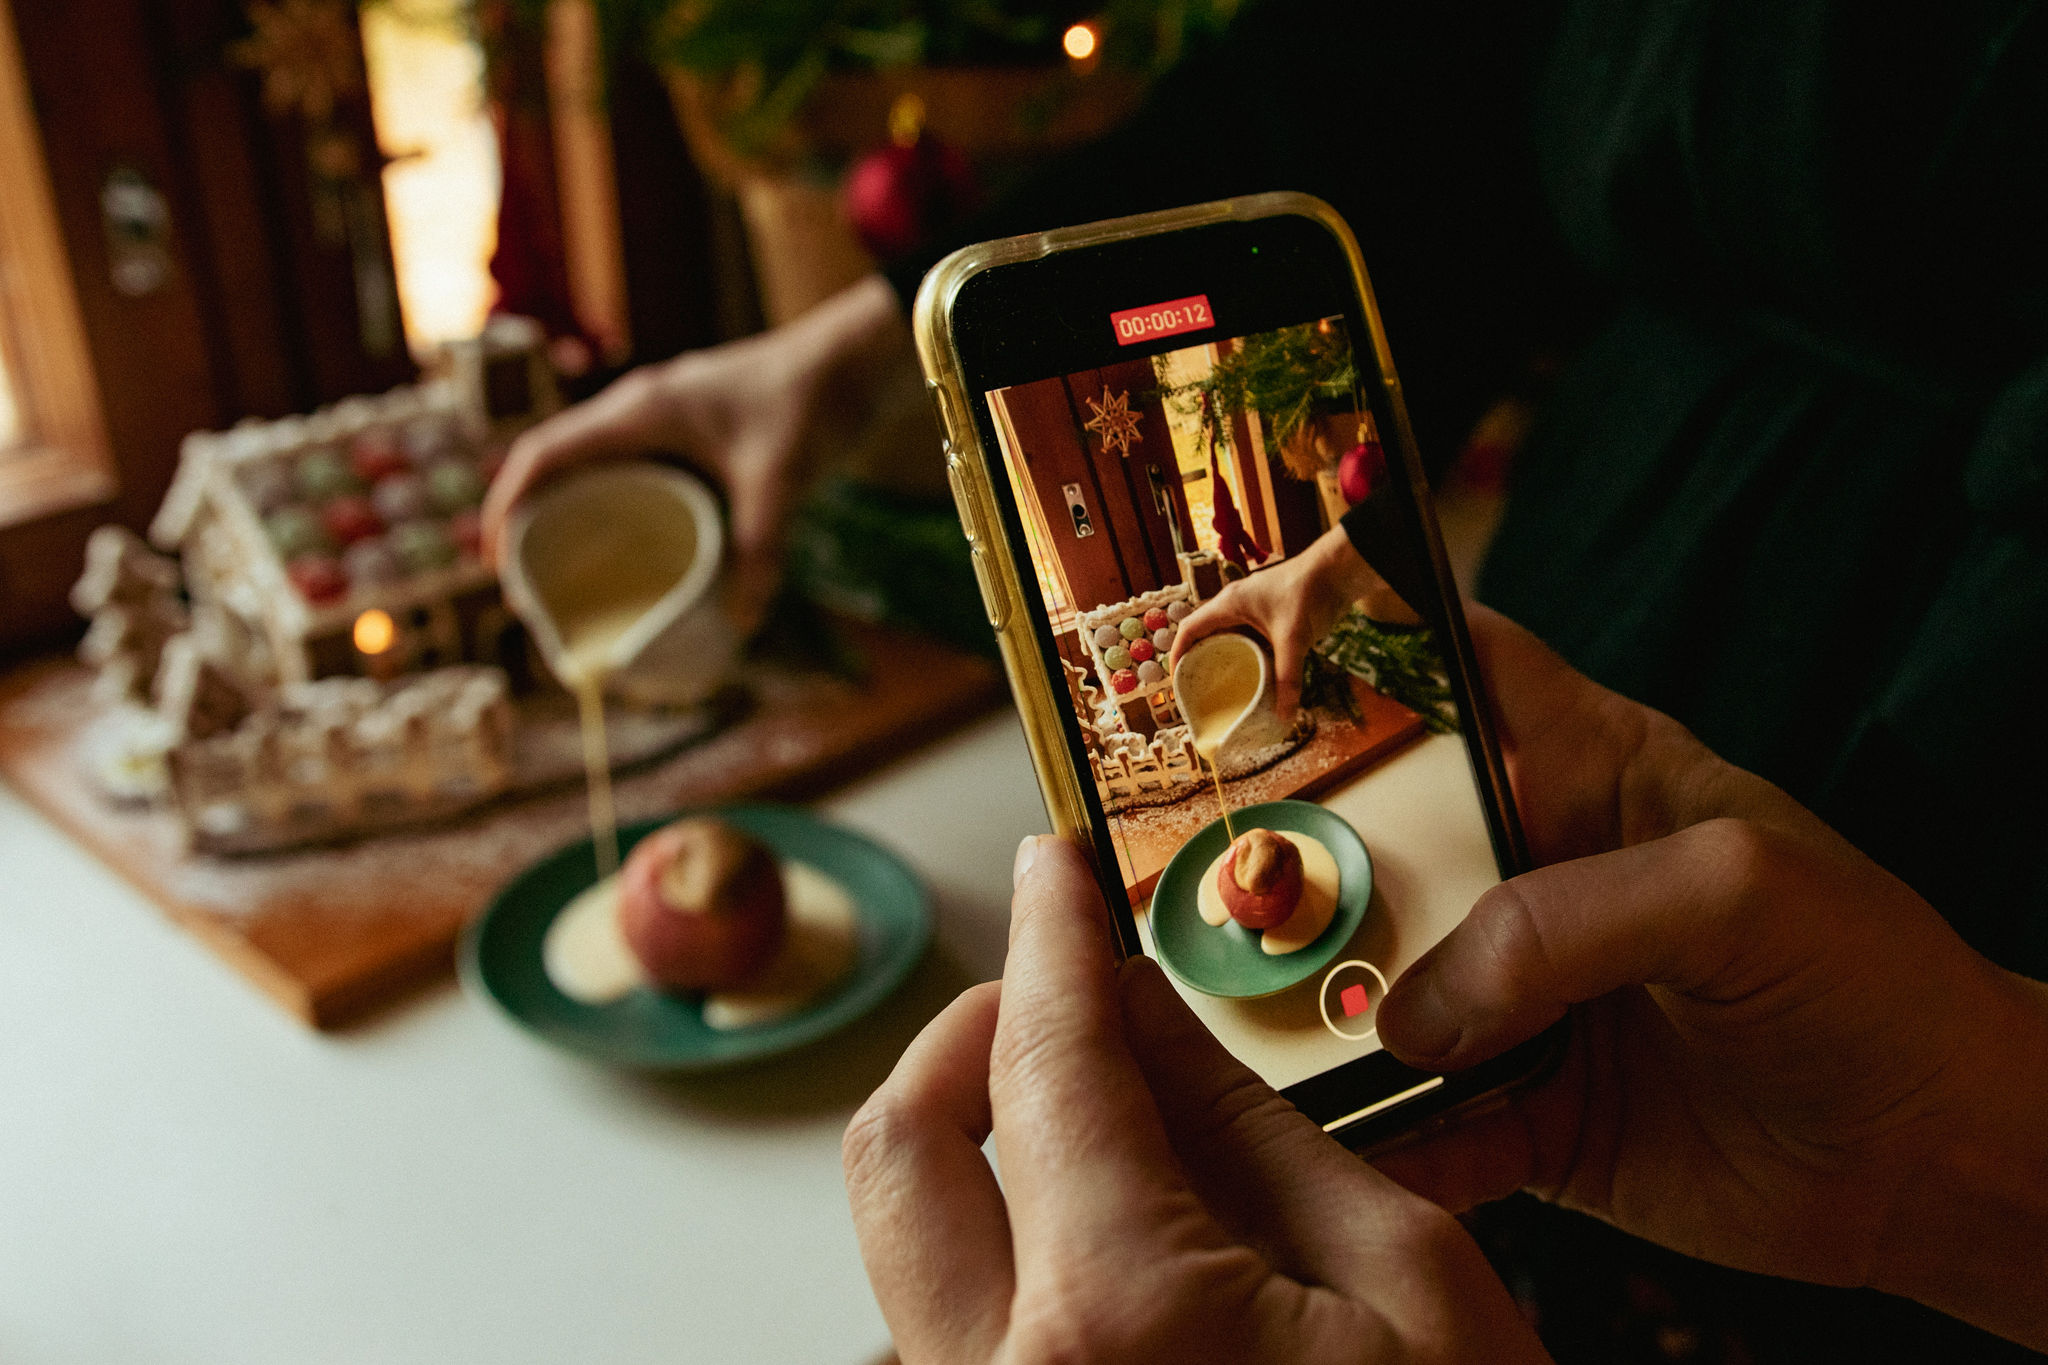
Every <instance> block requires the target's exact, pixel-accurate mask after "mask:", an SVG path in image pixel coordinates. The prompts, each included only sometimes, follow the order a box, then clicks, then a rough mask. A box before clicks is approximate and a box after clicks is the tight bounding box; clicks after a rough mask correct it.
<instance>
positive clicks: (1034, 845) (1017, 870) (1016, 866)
mask: <svg viewBox="0 0 2048 1365" xmlns="http://www.w3.org/2000/svg"><path fill="white" fill-rule="evenodd" d="M1039 837H1040V836H1038V835H1036V834H1027V835H1025V836H1024V839H1023V842H1021V843H1019V844H1018V845H1017V860H1016V861H1015V862H1013V863H1011V864H1010V889H1011V890H1012V891H1014V890H1016V889H1017V888H1018V887H1019V886H1022V885H1023V884H1024V874H1025V873H1027V872H1029V871H1030V870H1031V864H1033V863H1035V862H1037V861H1038V840H1039Z"/></svg>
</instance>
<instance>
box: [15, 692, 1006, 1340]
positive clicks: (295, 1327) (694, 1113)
mask: <svg viewBox="0 0 2048 1365" xmlns="http://www.w3.org/2000/svg"><path fill="white" fill-rule="evenodd" d="M821 810H822V811H823V813H824V814H825V815H827V816H829V817H831V818H833V819H836V820H839V821H842V822H844V823H846V824H848V825H851V826H853V827H855V828H858V829H861V830H863V831H865V832H867V833H869V834H871V835H873V836H874V837H876V838H878V839H880V840H881V841H882V842H884V843H886V844H888V845H890V846H891V847H893V848H895V849H897V850H898V851H899V852H901V853H902V854H904V855H905V856H906V857H907V858H908V859H909V860H910V861H911V862H912V864H914V865H915V866H916V867H917V869H918V870H919V871H920V872H921V873H922V874H923V875H924V877H925V878H926V880H927V881H928V883H929V884H930V886H931V888H932V890H933V892H934V895H935V898H936V901H937V905H938V915H939V929H938V937H937V942H936V944H935V948H934V952H933V955H932V956H931V958H929V959H928V960H927V961H926V963H925V964H924V966H923V967H922V968H920V970H919V972H918V974H917V975H916V976H915V977H914V978H913V979H912V982H911V983H910V985H909V986H908V987H907V988H906V989H905V991H904V992H903V993H902V994H900V995H899V996H898V997H897V998H896V999H895V1000H893V1001H892V1002H890V1003H889V1004H888V1005H886V1006H884V1007H883V1009H882V1010H881V1011H880V1012H878V1013H877V1014H876V1015H875V1016H873V1017H872V1018H871V1019H870V1020H869V1021H868V1022H867V1023H866V1024H865V1025H864V1026H862V1027H861V1028H859V1029H858V1030H856V1031H855V1032H854V1033H853V1034H851V1035H848V1036H845V1037H842V1038H840V1039H837V1040H834V1041H831V1042H828V1043H825V1044H822V1045H820V1046H819V1047H817V1048H815V1049H812V1050H810V1051H808V1052H806V1053H804V1054H802V1055H801V1056H800V1057H797V1058H792V1059H789V1060H787V1061H783V1062H777V1063H773V1064H770V1065H768V1066H766V1067H763V1068H759V1069H756V1070H752V1071H746V1072H742V1073H737V1074H732V1075H727V1076H723V1077H718V1078H713V1079H710V1080H701V1081H697V1082H693V1083H682V1082H663V1081H650V1080H636V1079H633V1078H629V1077H622V1076H618V1075H614V1074H611V1073H608V1072H605V1071H602V1070H598V1069H595V1068H593V1067H590V1066H586V1065H584V1064H581V1063H579V1062H577V1061H574V1060H572V1059H570V1058H567V1057H564V1056H561V1055H559V1054H557V1053H555V1052H552V1051H550V1050H548V1049H547V1048H545V1047H543V1046H541V1045H540V1044H538V1043H535V1042H533V1041H532V1040H531V1039H529V1038H528V1037H527V1036H525V1035H524V1034H523V1033H521V1032H519V1031H518V1030H516V1029H515V1028H514V1027H513V1026H512V1025H510V1024H509V1023H508V1022H507V1021H505V1020H504V1019H502V1018H500V1017H499V1016H498V1015H497V1014H495V1013H494V1012H493V1011H491V1010H490V1009H489V1008H487V1007H486V1006H485V1005H483V1004H481V1003H479V1002H477V1001H473V1000H470V999H467V998H465V997H463V996H462V995H461V994H460V993H458V992H457V991H456V990H454V989H453V988H452V987H450V988H448V989H443V990H439V991H435V992H432V993H431V994H429V995H428V996H427V997H425V998H423V999H421V1000H419V1001H417V1002H416V1003H413V1004H410V1005H407V1006H403V1007H401V1008H399V1009H397V1010H395V1011H394V1012H392V1013H391V1014H389V1015H387V1016H385V1017H383V1018H381V1019H379V1020H377V1021H374V1022H372V1023H370V1024H368V1025H366V1026H364V1027H361V1028H359V1029H357V1030H354V1031H352V1032H347V1033H343V1034H339V1035H334V1036H321V1035H317V1034H314V1033H311V1032H308V1031H307V1030H306V1029H305V1028H304V1027H303V1026H301V1025H300V1024H298V1023H296V1022H294V1021H293V1020H291V1019H288V1018H287V1017H285V1016H284V1015H283V1014H281V1013H279V1012H278V1010H277V1009H276V1008H275V1007H274V1006H272V1005H270V1004H269V1003H268V1002H266V1001H265V1000H263V999H261V998H260V997H259V996H258V995H257V994H256V993H255V992H254V991H253V990H252V989H250V988H249V987H248V986H246V985H244V984H243V983H242V981H241V980H240V979H239V978H238V977H236V976H235V975H234V974H233V973H231V972H230V971H229V970H228V969H227V968H226V967H224V966H222V965H221V964H220V963H219V962H218V961H216V960H215V959H214V958H213V957H212V956H211V955H210V954H208V953H207V952H206V950H205V949H203V948H201V947H200V946H199V945H198V944H197V943H195V942H193V941H192V940H191V939H189V938H187V937H186V936H185V935H184V934H183V933H182V932H180V931H179V930H177V929H175V928H173V927H172V926H170V925H169V924H168V923H166V922H165V921H164V920H162V919H161V918H160V917H159V916H158V915H157V914H156V912H155V911H154V910H152V909H151V908H150V906H149V905H148V904H147V903H146V902H145V901H144V900H143V899H142V897H141V896H139V895H138V894H137V893H135V892H134V891H132V890H130V889H129V888H128V887H127V886H126V885H125V884H124V883H122V882H120V881H118V880H116V879H115V878H114V876H113V875H112V874H111V873H109V872H108V871H107V870H106V869H104V868H103V867H101V866H100V864H98V863H97V862H95V861H94V860H93V859H92V857H91V856H90V855H88V854H86V853H85V852H83V851H82V850H80V849H78V848H77V847H76V846H74V845H72V844H71V843H70V842H69V841H67V840H66V839H65V838H64V837H63V836H62V835H60V834H58V833H57V832H56V831H55V830H54V829H52V828H51V827H50V826H48V825H46V824H44V823H43V822H42V821H41V820H40V819H39V818H38V817H37V816H35V815H34V814H32V813H31V812H30V811H29V810H28V809H27V808H26V807H24V806H23V805H22V804H21V803H20V801H19V800H17V799H16V798H15V797H14V796H13V795H12V794H11V793H8V792H6V790H5V789H4V788H0V870H4V881H5V891H4V893H0V1360H5V1361H7V1362H8V1363H9V1365H73V1363H74V1362H76V1365H107V1363H108V1362H113V1361H149V1362H153V1365H183V1363H184V1362H191V1365H237V1363H238V1362H245V1361H246V1362H250V1365H285V1363H286V1362H289V1363H290V1365H329V1362H332V1365H387V1363H388V1365H396V1363H398V1362H420V1365H464V1363H466V1362H472V1361H474V1362H480V1363H481V1362H489V1363H490V1365H520V1363H521V1362H604V1365H633V1362H639V1361H649V1362H653V1361H659V1362H664V1365H668V1363H670V1362H697V1361H703V1362H717V1363H718V1365H725V1363H726V1362H747V1361H774V1362H805V1363H806V1365H809V1363H811V1362H820V1363H823V1365H830V1363H831V1362H849V1363H850V1362H868V1361H872V1360H874V1359H875V1358H877V1357H878V1356H880V1355H881V1354H883V1352H884V1351H885V1349H886V1347H887V1333H886V1331H885V1330H884V1328H883V1325H882V1320H881V1316H880V1314H879V1313H878V1312H877V1311H876V1309H875V1306H874V1302H873V1300H872V1298H871V1297H870V1296H869V1292H868V1287H867V1281H866V1279H865V1277H864V1276H863V1274H862V1271H861V1267H860V1261H859V1258H858V1256H857V1254H856V1251H855V1247H854V1238H853V1229H852V1226H851V1223H850V1221H849V1219H848V1216H847V1212H846V1203H845V1197H844V1192H843V1189H842V1186H841V1183H840V1172H839V1137H840V1132H841V1130H842V1129H843V1128H844V1126H845V1123H846V1120H847V1118H848V1116H849V1115H850V1114H851V1113H852V1112H853V1109H854V1108H855V1107H856V1106H857V1105H858V1104H859V1102H860V1101H861V1099H862V1098H864V1097H865V1096H866V1094H867V1092H868V1091H869V1090H870V1089H872V1088H873V1086H874V1085H875V1084H876V1083H877V1082H878V1081H879V1080H880V1079H881V1078H882V1077H883V1076H884V1075H885V1074H886V1073H887V1070H888V1067H889V1065H890V1064H891V1063H892V1062H893V1061H894V1059H895V1057H896V1055H897V1053H898V1052H900V1051H901V1049H902V1047H903V1045H904V1044H905V1043H906V1042H907V1041H908V1040H909V1038H910V1037H911V1036H912V1034H913V1033H914V1032H915V1030H916V1029H917V1028H918V1027H919V1026H920V1025H921V1024H922V1023H923V1021H924V1020H925V1019H926V1018H928V1017H929V1016H930V1014H931V1013H932V1012H933V1011H935V1010H936V1009H937V1008H938V1007H939V1006H940V1005H941V1004H942V1003H943V1002H944V1001H945V1000H947V999H950V998H951V997H952V995H953V994H954V993H955V992H956V991H957V990H958V989H959V988H960V987H961V986H962V985H964V984H966V983H968V982H970V981H975V980H983V979H987V978H990V977H993V976H995V975H997V974H998V972H999V971H1000V968H1001V961H1002V951H1003V941H1004V936H1005V933H1006V931H1007V914H1008V901H1009V868H1010V863H1011V858H1012V855H1013V853H1014V851H1015V848H1016V844H1017V841H1018V839H1019V838H1021V837H1022V836H1023V835H1025V834H1028V833H1031V832H1033V831H1037V830H1043V829H1045V828H1046V820H1045V814H1044V810H1043V808H1042V807H1041V806H1040V804H1039V799H1038V792H1037V788H1036V786H1035V784H1034V783H1033V781H1032V776H1031V768H1030V764H1029V762H1028V760H1027V757H1026V753H1025V749H1024V743H1023V737H1022V734H1021V733H1020V732H1019V730H1018V728H1017V723H1016V720H1015V718H1014V716H1005V717H1003V718H1000V719H997V720H992V721H989V722H986V723H983V724H981V725H979V726H977V727H975V728H973V729H971V730H969V731H967V732H965V733H964V734H962V735H960V736H957V737H955V738H954V739H952V740H949V741H947V742H945V743H943V744H942V745H940V746H938V747H936V748H934V749H932V750H928V751H926V752H925V753H923V754H920V755H918V756H917V757H915V758H913V759H910V760H908V761H907V762H905V763H902V764H900V765H898V766H897V767H895V768H893V769H891V770H889V771H887V772H884V773H882V774H880V775H878V776H876V777H874V778H871V779H870V780H868V781H865V782H863V783H861V784H860V785H858V786H856V787H852V788H850V789H848V790H846V791H845V792H844V793H842V794H841V795H839V796H837V797H835V798H834V799H832V800H830V801H828V802H825V803H823V805H822V807H821Z"/></svg>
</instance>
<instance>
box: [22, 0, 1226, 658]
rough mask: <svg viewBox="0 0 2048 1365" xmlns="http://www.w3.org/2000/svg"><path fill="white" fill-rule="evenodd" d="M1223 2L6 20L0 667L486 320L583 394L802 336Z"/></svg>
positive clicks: (328, 5)
mask: <svg viewBox="0 0 2048 1365" xmlns="http://www.w3.org/2000/svg"><path fill="white" fill-rule="evenodd" d="M1234 9H1235V4H1234V2H1233V0H1198V2H1197V3H1183V2H1180V0H1176V2H1175V3H1164V2H1163V0H1113V3H1111V4H1109V5H1108V6H1106V7H1105V6H1103V5H1101V4H1075V3H1050V4H1015V3H1012V4H1003V3H987V2H986V0H959V2H958V3H940V4H917V5H911V4H902V3H890V2H889V0H792V2H791V3H780V4H774V5H760V4H753V3H748V2H747V0H362V2H361V3H357V2H356V0H79V2H78V3H66V4H63V5H54V4H29V3H19V2H18V0H17V3H13V4H11V5H0V649H5V650H6V651H8V652H9V653H19V652H21V651H23V650H26V649H29V648H33V647H39V646H47V645H49V644H53V643H58V642H60V641H61V640H62V639H63V638H65V637H67V636H70V635H74V634H75V633H76V632H77V631H78V629H79V628H80V625H81V623H80V620H79V618H78V616H77V615H76V614H75V613H74V612H73V611H72V610H71V609H70V607H68V606H67V605H66V602H65V593H66V591H67V589H68V588H69V587H70V585H71V583H72V582H73V581H74V580H75V579H76V578H77V576H78V571H79V567H80V564H81V560H82V554H83V546H84V542H85V538H86V536H87V534H88V533H89V532H90V530H91V529H92V528H93V527H94V526H96V525H99V524H101V523H103V522H108V521H113V522H117V523H120V524H124V525H126V526H129V527H130V528H132V529H136V530H140V529H142V528H143V527H144V526H145V525H146V524H147V522H148V521H149V519H150V517H151V516H152V514H153V513H154V512H155V510H156V508H157V506H158V504H159V502H160V501H161V499H162V498H163V495H164V493H165V490H166V488H167V487H168V485H169V483H170V480H171V476H172V473H173V471H174V468H175V466H176V463H177V455H178V447H179V442H180V441H181V439H182V438H183V437H184V436H185V435H186V434H187V433H189V432H193V431H198V430H219V429H223V428H227V427H229V426H232V425H233V424H235V423H236V422H238V421H240V420H243V419H245V418H251V417H255V418H277V417H280V416H285V415H288V414H294V413H305V412H309V411H311V410H313V409H315V408H318V407H320V406H321V405H323V404H329V403H332V402H334V401H336V400H338V399H341V398H343V397H345V396H348V395H351V394H365V393H376V392H382V391H384V390H386V389H389V388H391V387H393V386H395V385H399V384H403V383H407V382H410V381H413V380H415V379H416V378H418V377H420V376H421V375H422V374H423V373H432V372H434V371H435V369H436V367H437V366H440V365H442V364H443V363H444V361H443V356H444V351H443V348H444V347H445V346H446V345H447V344H448V343H449V342H451V341H458V340H461V339H464V338H470V337H474V336H476V335H477V334H478V333H479V332H480V331H481V330H482V329H483V328H484V326H485V324H486V323H487V321H488V320H489V319H490V318H491V317H492V316H494V315H498V314H504V315H515V316H523V317H528V318H532V319H534V320H535V321H537V322H538V323H539V324H540V326H541V327H542V328H543V329H544V332H545V335H546V341H547V345H546V354H547V356H548V359H549V360H550V362H551V363H552V365H553V367H554V368H555V370H556V371H557V374H558V376H559V379H560V382H561V387H562V390H563V395H564V397H566V398H568V399H570V400H573V399H575V398H577V397H579V396H583V395H585V394H588V393H590V392H594V391H595V390H596V389H597V388H598V387H600V386H601V385H602V384H603V383H604V382H605V381H606V380H608V379H609V378H611V377H614V376H616V375H617V374H618V373H619V372H621V371H622V370H623V369H625V368H627V367H629V366H631V365H633V364H635V363H639V362H642V361H646V360H654V359H661V358H665V357H668V356H671V355H674V354H676V353H678V352H679V351H683V350H686V349H689V348H693V347H698V346H703V345H706V344H710V343H713V342H716V341H720V340H724V339H728V338H732V337H736V336H741V335H745V334H747V333H750V332H753V331H756V330H759V329H760V328H761V327H762V326H763V325H764V324H767V323H772V322H776V321H781V320H784V319H787V318H789V317H791V316H794V315H795V314H797V313H799V312H801V311H803V310H804V309H805V308H806V307H808V306H810V305H811V304H812V303H814V302H816V301H817V300H819V299H821V298H823V297H825V296H826V295H828V294H829V293H831V292H832V291H833V290H835V289H837V288H839V287H841V286H843V285H845V284H846V283H848V282H850V281H851V280H853V279H856V278H858V277H859V276H860V275H861V274H862V273H864V272H865V271H867V270H869V269H872V268H873V266H874V264H875V263H876V261H877V260H878V259H879V260H881V261H883V262H885V263H886V261H887V260H888V259H890V258H891V257H895V256H902V255H904V254H907V253H912V252H914V251H916V250H917V249H918V248H919V247H920V246H921V245H923V244H924V243H925V242H927V241H928V240H930V239H931V237H932V235H933V234H934V233H935V232H937V231H938V230H939V229H940V228H941V227H942V226H943V225H944V224H945V223H947V222H950V221H954V220H957V219H958V218H959V217H960V216H962V215H963V214H965V213H967V212H969V211H971V209H972V208H973V207H974V206H975V205H978V204H981V203H985V202H987V201H988V200H989V199H990V198H992V197H998V196H1000V194H1001V192H1002V190H1003V188H1004V187H1005V185H1006V184H1007V183H1009V182H1010V181H1011V180H1012V179H1013V178H1014V177H1016V176H1019V175H1021V174H1024V173H1026V172H1027V171H1028V169H1029V167H1030V166H1031V165H1032V164H1033V162H1034V161H1036V160H1038V159H1040V158H1042V157H1043V156H1044V155H1045V154H1046V153H1048V152H1050V151H1052V150H1055V149H1057V148H1059V147H1062V146H1067V145H1071V144H1072V143H1075V142H1077V141H1080V140H1083V139H1086V138H1087V137H1089V136H1091V135H1094V134H1097V133H1100V132H1102V131H1103V130H1105V129H1106V128H1108V127H1110V126H1112V125H1113V124H1114V123H1115V122H1116V121H1117V120H1118V119H1119V118H1120V117H1122V116H1123V114H1124V113H1126V112H1127V111H1128V110H1129V109H1131V108H1132V107H1133V106H1134V104H1135V102H1136V99H1137V97H1138V94H1139V92H1140V91H1141V89H1142V87H1143V85H1144V83H1145V81H1146V80H1147V79H1148V78H1150V77H1151V76H1152V75H1154V74H1156V73H1158V72H1159V71H1161V70H1163V69H1165V68H1166V67H1168V66H1170V65H1171V64H1172V63H1173V62H1174V61H1175V60H1176V59H1177V58H1178V56H1179V55H1180V54H1181V53H1182V52H1183V51H1184V50H1186V48H1187V47H1188V45H1189V44H1192V43H1199V42H1200V41H1201V40H1202V39H1203V38H1205V37H1207V36H1209V35H1211V34H1214V33H1216V32H1218V31H1220V29H1221V28H1222V26H1223V24H1224V23H1225V22H1226V21H1227V20H1228V18H1229V16H1230V13H1231V11H1233V10H1234ZM968 608H969V610H970V611H971V608H972V604H971V602H970V603H969V604H968Z"/></svg>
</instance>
